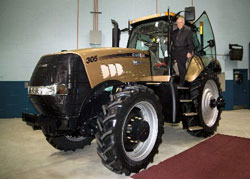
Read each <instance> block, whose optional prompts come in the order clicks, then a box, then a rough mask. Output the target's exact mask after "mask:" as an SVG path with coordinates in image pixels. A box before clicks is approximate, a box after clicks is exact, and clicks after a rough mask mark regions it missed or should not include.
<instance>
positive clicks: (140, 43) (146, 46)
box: [128, 20, 168, 75]
mask: <svg viewBox="0 0 250 179" xmlns="http://www.w3.org/2000/svg"><path fill="white" fill-rule="evenodd" d="M167 37H168V23H167V22H166V21H163V20H159V21H154V22H149V23H145V24H141V25H139V26H137V27H136V28H135V29H133V31H132V33H131V36H130V39H129V43H128V48H135V49H140V50H149V53H150V57H151V58H150V59H151V64H152V66H154V65H155V64H156V63H162V62H164V57H167V56H168V54H167V40H168V39H167ZM152 71H153V74H154V75H162V74H163V73H164V72H163V69H158V68H157V69H155V68H153V69H152Z"/></svg>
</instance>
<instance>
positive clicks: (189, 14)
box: [185, 6, 195, 21]
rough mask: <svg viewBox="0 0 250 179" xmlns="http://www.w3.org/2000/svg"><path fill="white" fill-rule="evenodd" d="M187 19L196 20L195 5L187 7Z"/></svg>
mask: <svg viewBox="0 0 250 179" xmlns="http://www.w3.org/2000/svg"><path fill="white" fill-rule="evenodd" d="M185 20H186V21H193V20H195V7H194V6H190V7H186V8H185Z"/></svg>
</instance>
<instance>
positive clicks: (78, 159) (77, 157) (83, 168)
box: [0, 110, 250, 179]
mask: <svg viewBox="0 0 250 179" xmlns="http://www.w3.org/2000/svg"><path fill="white" fill-rule="evenodd" d="M217 133H221V134H228V135H233V136H241V137H247V138H250V110H237V111H224V112H223V113H222V120H221V122H220V126H219V128H218V131H217ZM203 140H205V139H202V138H196V137H192V136H190V135H189V134H187V132H186V131H185V130H182V128H181V126H180V125H179V126H171V125H169V124H166V125H165V134H164V136H163V143H162V144H161V146H160V149H159V150H160V152H159V154H158V155H156V157H155V159H154V163H153V164H150V166H151V165H156V164H158V163H159V162H161V161H163V160H165V159H167V158H169V157H172V156H174V155H176V154H178V153H180V152H182V151H184V150H186V149H188V148H190V147H192V146H194V145H196V144H198V143H200V142H201V141H203ZM96 147H97V145H96V142H95V141H93V142H92V144H91V146H87V147H85V148H84V149H83V150H77V151H76V152H66V153H65V152H60V151H58V150H56V149H54V148H53V147H52V146H50V145H49V144H48V143H47V142H46V140H45V138H44V136H43V134H42V132H41V131H33V130H32V129H31V128H30V127H29V126H27V125H26V124H25V123H24V122H22V121H21V120H20V119H0V178H1V179H7V178H8V179H12V178H18V179H23V178H25V179H34V178H36V179H39V178H46V179H49V178H56V179H57V178H58V179H70V178H74V179H78V178H79V179H87V178H88V179H89V178H102V179H106V178H107V179H118V178H120V179H122V178H129V177H126V176H124V175H117V174H114V173H112V172H111V171H109V170H108V169H107V168H105V167H104V166H103V165H102V163H101V161H100V158H99V157H98V156H97V154H96Z"/></svg>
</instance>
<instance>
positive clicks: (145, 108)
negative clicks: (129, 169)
mask: <svg viewBox="0 0 250 179" xmlns="http://www.w3.org/2000/svg"><path fill="white" fill-rule="evenodd" d="M134 108H138V109H139V110H140V112H141V116H142V120H145V121H146V122H147V123H148V124H149V128H150V130H149V135H148V137H147V139H146V140H145V141H144V142H138V143H137V144H135V147H134V148H133V150H132V151H129V150H127V149H126V147H125V138H126V137H127V136H126V130H127V125H128V120H127V118H128V116H129V114H130V112H131V111H132V110H133V109H134ZM125 119H126V120H125V121H126V122H124V124H123V128H122V131H123V132H122V146H123V150H124V151H125V153H126V155H127V157H128V158H129V159H131V160H133V161H141V160H143V159H145V158H146V157H147V156H148V155H149V154H150V152H151V151H152V149H153V147H154V145H155V143H156V139H157V134H158V117H157V113H156V110H155V108H154V107H153V105H152V104H150V103H149V102H147V101H142V102H139V103H137V104H135V105H134V106H133V107H132V108H131V109H130V111H129V112H128V114H127V116H126V118H125Z"/></svg>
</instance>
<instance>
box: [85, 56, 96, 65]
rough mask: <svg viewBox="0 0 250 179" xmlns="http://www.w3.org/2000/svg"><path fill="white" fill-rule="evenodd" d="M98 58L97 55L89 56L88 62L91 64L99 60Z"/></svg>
mask: <svg viewBox="0 0 250 179" xmlns="http://www.w3.org/2000/svg"><path fill="white" fill-rule="evenodd" d="M97 60H98V57H97V56H91V57H87V59H86V63H87V64H89V63H93V62H97Z"/></svg>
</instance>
